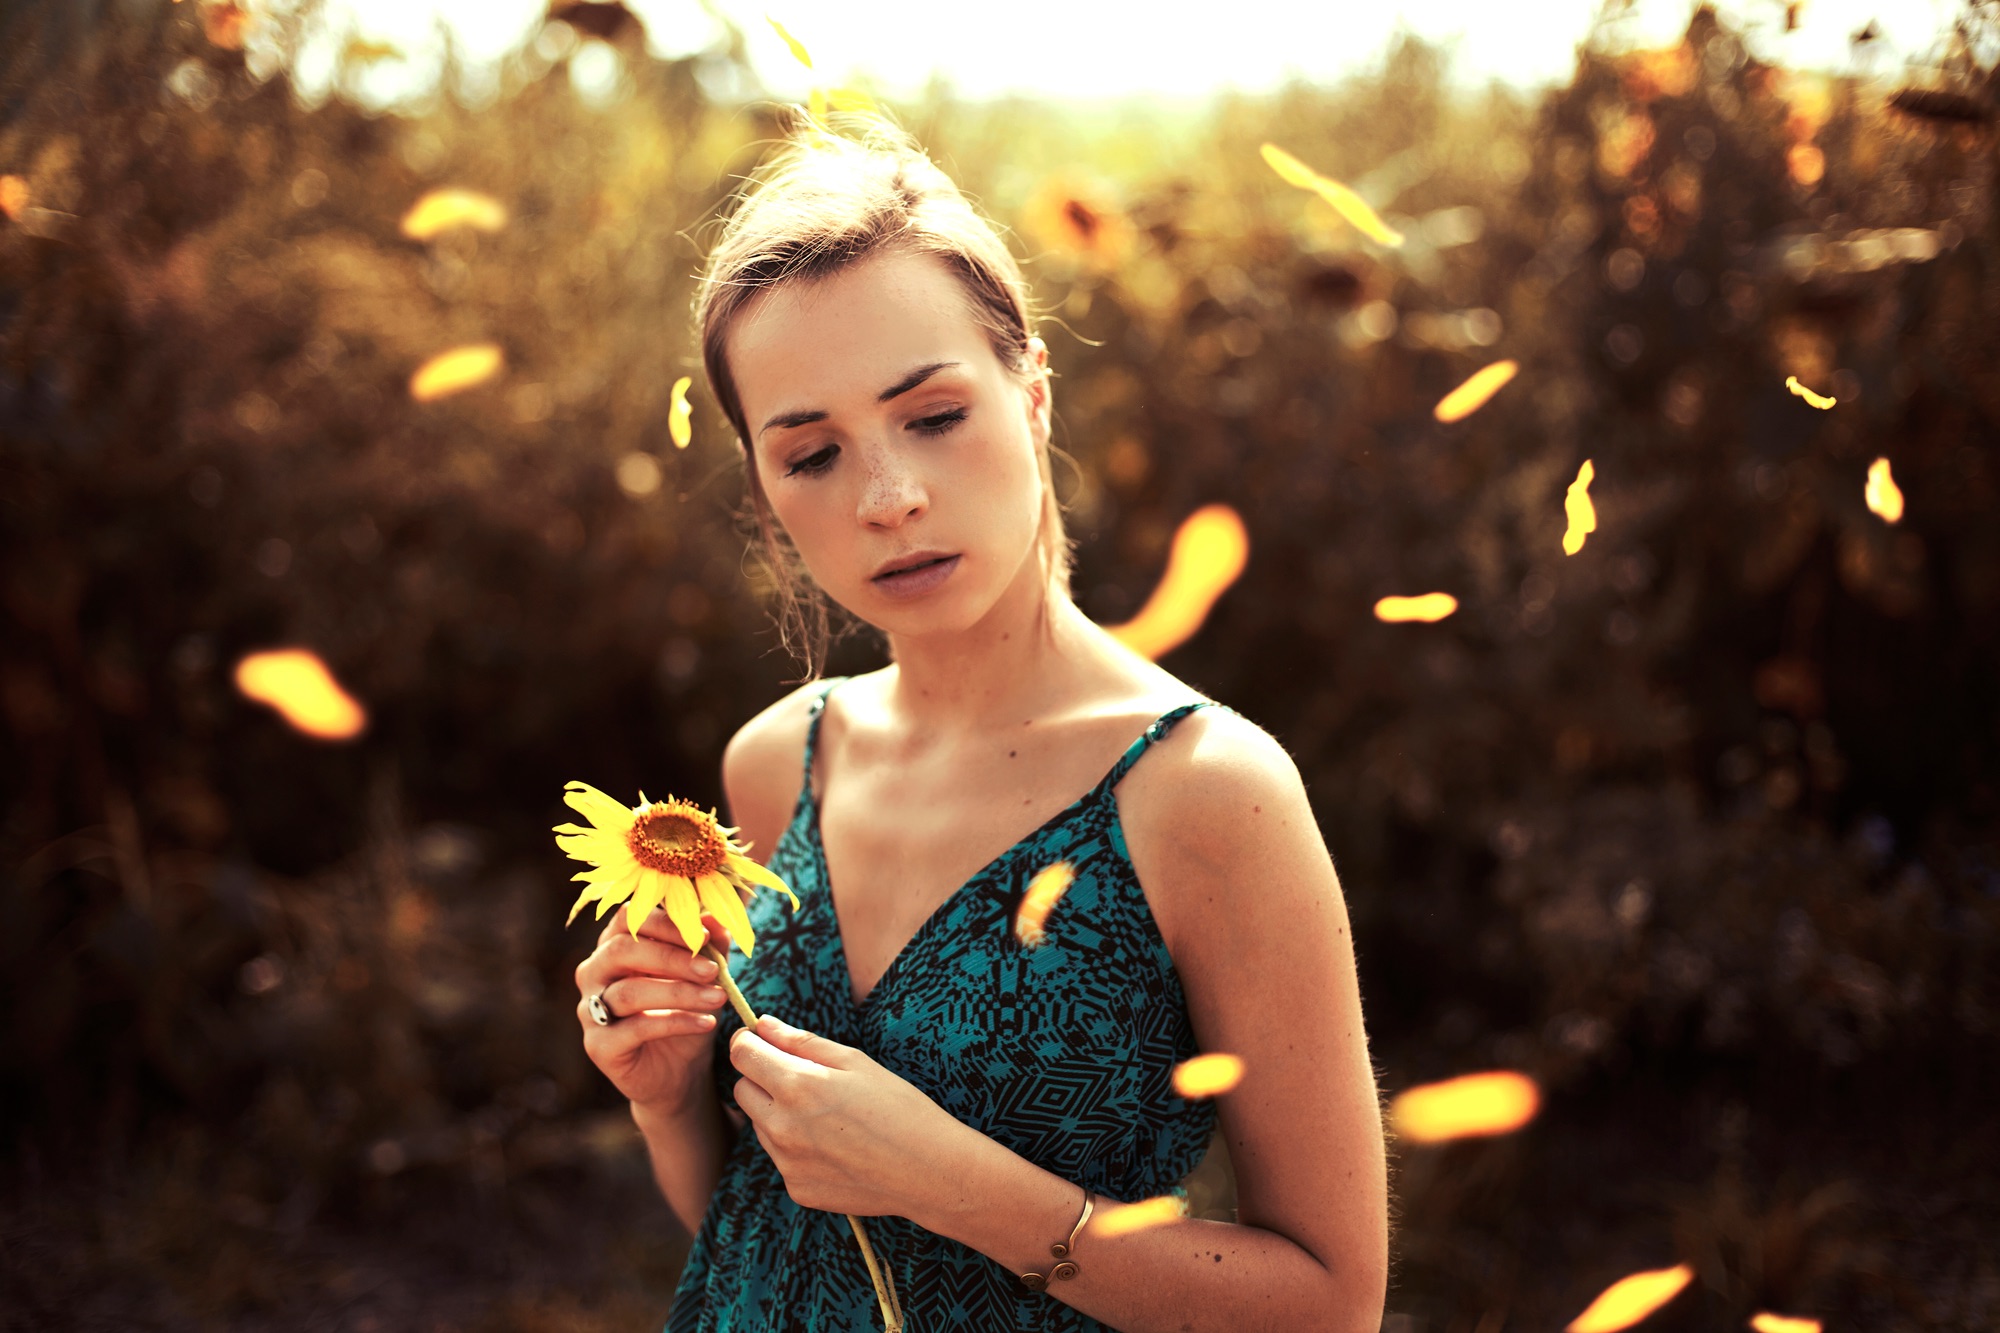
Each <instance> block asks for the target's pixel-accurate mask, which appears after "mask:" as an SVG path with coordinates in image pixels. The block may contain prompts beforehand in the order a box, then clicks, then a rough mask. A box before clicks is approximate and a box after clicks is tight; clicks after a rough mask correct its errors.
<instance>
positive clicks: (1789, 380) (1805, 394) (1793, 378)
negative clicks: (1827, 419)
mask: <svg viewBox="0 0 2000 1333" xmlns="http://www.w3.org/2000/svg"><path fill="white" fill-rule="evenodd" d="M1785 387H1786V388H1787V389H1790V390H1791V391H1792V392H1793V393H1795V394H1797V395H1798V396H1799V397H1801V398H1803V399H1805V400H1806V402H1807V403H1808V404H1810V405H1811V406H1813V407H1817V408H1818V409H1819V410H1820V411H1822V412H1824V411H1826V410H1827V409H1828V408H1830V407H1832V406H1833V405H1834V404H1835V403H1837V402H1839V401H1840V400H1839V399H1838V398H1829V397H1827V396H1826V395H1825V394H1818V393H1814V392H1813V391H1812V390H1811V389H1808V388H1807V387H1806V386H1805V385H1803V384H1801V383H1799V377H1798V376H1797V375H1787V376H1785Z"/></svg>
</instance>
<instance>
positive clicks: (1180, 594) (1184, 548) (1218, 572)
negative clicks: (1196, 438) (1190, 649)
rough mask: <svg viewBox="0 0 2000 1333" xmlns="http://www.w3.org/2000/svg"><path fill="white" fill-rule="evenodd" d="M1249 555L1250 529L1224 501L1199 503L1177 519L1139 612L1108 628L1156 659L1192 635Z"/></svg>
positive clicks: (1130, 645)
mask: <svg viewBox="0 0 2000 1333" xmlns="http://www.w3.org/2000/svg"><path fill="white" fill-rule="evenodd" d="M1249 559H1250V533H1249V530H1248V529H1246V528H1245V527H1244V526H1243V519H1242V518H1241V516H1239V515H1238V514H1237V512H1236V511H1235V510H1234V509H1231V508H1230V507H1229V506H1228V505H1223V504H1213V505H1204V506H1202V507H1201V508H1200V509H1197V510H1195V511H1194V512H1193V513H1192V514H1189V515H1188V516H1187V517H1186V518H1185V519H1183V520H1182V521H1181V526H1180V529H1179V530H1178V531H1176V532H1175V533H1174V544H1173V547H1172V549H1171V550H1170V551H1169V552H1168V553H1167V572H1166V573H1165V574H1164V575H1162V576H1161V578H1160V584H1159V586H1158V587H1157V588H1154V589H1153V595H1152V596H1151V597H1149V598H1147V599H1146V604H1145V605H1144V606H1143V607H1141V608H1139V614H1138V615H1136V616H1134V617H1132V619H1130V620H1128V621H1126V622H1125V623H1124V624H1122V625H1112V626H1110V627H1109V628H1110V631H1111V634H1112V636H1113V637H1115V638H1116V639H1117V640H1118V641H1119V642H1120V643H1123V644H1124V645H1125V646H1126V647H1128V648H1130V649H1131V650H1132V651H1133V652H1135V653H1138V654H1139V655H1140V656H1142V657H1148V658H1152V659H1154V660H1156V661H1157V660H1158V659H1159V658H1160V657H1162V656H1164V655H1165V654H1166V653H1168V652H1170V651H1172V650H1173V649H1175V648H1177V647H1179V646H1180V645H1181V644H1183V643H1185V642H1187V640H1188V639H1190V638H1192V637H1193V636H1194V632H1195V631H1196V630H1198V629H1200V628H1201V624H1202V621H1204V620H1206V619H1207V618H1208V612H1209V608H1211V607H1212V606H1214V605H1215V599H1216V598H1218V597H1220V596H1222V594H1223V592H1224V591H1226V590H1227V589H1228V587H1229V585H1230V584H1232V583H1234V582H1236V578H1237V575H1239V574H1241V573H1242V572H1243V566H1244V565H1245V564H1247V563H1248V562H1249Z"/></svg>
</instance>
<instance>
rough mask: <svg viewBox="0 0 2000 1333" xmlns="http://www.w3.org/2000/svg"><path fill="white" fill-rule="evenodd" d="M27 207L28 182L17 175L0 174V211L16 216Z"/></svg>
mask: <svg viewBox="0 0 2000 1333" xmlns="http://www.w3.org/2000/svg"><path fill="white" fill-rule="evenodd" d="M27 207H28V182H26V181H24V180H22V179H21V178H20V177H19V176H0V213H5V214H6V215H7V216H8V217H10V218H18V217H20V216H21V214H22V213H23V212H24V211H26V209H27Z"/></svg>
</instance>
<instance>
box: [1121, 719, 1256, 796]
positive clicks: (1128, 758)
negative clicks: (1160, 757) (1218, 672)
mask: <svg viewBox="0 0 2000 1333" xmlns="http://www.w3.org/2000/svg"><path fill="white" fill-rule="evenodd" d="M1197 708H1220V709H1222V710H1223V711H1224V712H1234V711H1235V710H1234V709H1231V708H1230V707H1229V706H1228V705H1227V704H1219V703H1217V702H1216V701H1215V700H1213V699H1196V700H1194V701H1193V702H1192V703H1184V704H1182V705H1181V706H1180V707H1179V708H1175V709H1170V710H1169V711H1167V712H1165V713H1162V714H1161V715H1160V716H1159V718H1158V719H1156V720H1155V721H1154V723H1153V725H1152V726H1150V727H1147V728H1146V729H1145V731H1143V732H1141V733H1140V735H1139V739H1138V740H1135V741H1133V742H1132V744H1131V746H1130V747H1129V748H1128V749H1127V750H1126V751H1125V753H1124V755H1123V756H1121V757H1120V758H1119V760H1118V762H1117V763H1115V764H1113V765H1112V766H1111V771H1110V772H1109V773H1106V774H1105V775H1104V780H1103V781H1102V782H1100V783H1098V784H1097V790H1098V792H1099V793H1100V794H1101V793H1104V792H1108V791H1110V790H1111V789H1112V788H1113V787H1115V786H1117V785H1118V784H1119V782H1121V781H1123V780H1124V777H1125V775H1126V774H1127V773H1129V772H1131V771H1132V765H1134V764H1136V763H1138V762H1139V756H1140V755H1142V754H1144V753H1146V751H1147V750H1149V749H1151V748H1152V746H1153V742H1154V741H1157V740H1159V739H1160V738H1161V737H1163V736H1165V735H1166V734H1167V733H1168V732H1170V731H1172V730H1173V729H1174V724H1175V723H1177V722H1179V721H1180V720H1181V719H1182V718H1184V717H1186V716H1187V715H1188V714H1189V713H1192V712H1193V711H1194V710H1195V709H1197Z"/></svg>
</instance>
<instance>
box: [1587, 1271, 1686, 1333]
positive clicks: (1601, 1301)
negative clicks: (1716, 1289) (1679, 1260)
mask: <svg viewBox="0 0 2000 1333" xmlns="http://www.w3.org/2000/svg"><path fill="white" fill-rule="evenodd" d="M1693 1276H1694V1270H1693V1269H1692V1268H1689V1267H1688V1266H1687V1265H1686V1264H1676V1265H1674V1266H1673V1267H1672V1268H1661V1269H1655V1270H1653V1271H1651V1272H1646V1273H1634V1274H1632V1276H1630V1277H1624V1278H1620V1279H1618V1281H1616V1282H1614V1283H1612V1284H1611V1285H1610V1286H1608V1287H1606V1288H1605V1289H1604V1292H1603V1294H1602V1295H1600V1296H1599V1297H1598V1298H1597V1299H1596V1300H1594V1301H1592V1302H1591V1303H1590V1305H1589V1307H1588V1308H1587V1309H1585V1310H1584V1312H1583V1313H1582V1314H1580V1315H1578V1316H1577V1317H1576V1318H1575V1319H1572V1320H1571V1321H1570V1323H1569V1326H1568V1327H1567V1328H1565V1329H1564V1330H1563V1333H1617V1330H1619V1329H1621V1328H1630V1327H1632V1325H1634V1324H1636V1323H1638V1322H1639V1321H1640V1320H1641V1319H1644V1318H1645V1317H1646V1316H1647V1315H1649V1314H1651V1313H1653V1311H1655V1310H1657V1309H1659V1308H1660V1307H1661V1306H1662V1305H1665V1304H1666V1303H1667V1302H1668V1301H1670V1300H1672V1299H1673V1298H1674V1297H1675V1296H1677V1295H1679V1294H1680V1289H1681V1288H1682V1287H1685V1286H1686V1285H1687V1284H1688V1280H1689V1279H1690V1278H1692V1277H1693Z"/></svg>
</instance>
